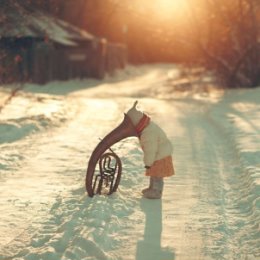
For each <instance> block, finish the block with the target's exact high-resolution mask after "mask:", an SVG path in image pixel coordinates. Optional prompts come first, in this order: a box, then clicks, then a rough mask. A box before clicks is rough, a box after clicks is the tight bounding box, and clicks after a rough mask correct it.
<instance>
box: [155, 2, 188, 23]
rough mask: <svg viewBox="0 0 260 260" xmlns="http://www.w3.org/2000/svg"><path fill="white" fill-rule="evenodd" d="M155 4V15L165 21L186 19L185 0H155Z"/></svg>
mask: <svg viewBox="0 0 260 260" xmlns="http://www.w3.org/2000/svg"><path fill="white" fill-rule="evenodd" d="M153 4H154V14H155V15H156V16H158V17H161V18H165V19H170V18H173V17H175V18H176V17H184V16H185V13H186V11H187V2H186V1H185V0H154V1H153Z"/></svg>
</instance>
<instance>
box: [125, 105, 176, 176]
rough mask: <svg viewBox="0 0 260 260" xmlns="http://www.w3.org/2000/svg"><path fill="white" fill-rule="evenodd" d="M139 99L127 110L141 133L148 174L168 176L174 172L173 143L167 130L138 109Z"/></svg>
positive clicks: (140, 137)
mask: <svg viewBox="0 0 260 260" xmlns="http://www.w3.org/2000/svg"><path fill="white" fill-rule="evenodd" d="M136 105H137V101H136V102H135V103H134V105H133V107H132V108H131V109H130V110H129V111H128V112H127V115H128V116H129V117H130V118H131V120H132V122H133V124H134V125H135V127H136V130H137V132H138V134H139V140H140V144H141V147H142V150H143V152H144V158H143V160H144V165H145V167H146V169H147V170H146V175H147V176H153V177H168V176H171V175H173V174H174V168H173V163H172V156H171V155H172V150H173V149H172V145H171V142H170V140H169V139H168V138H167V136H166V134H165V132H164V131H163V130H162V129H161V128H160V127H159V126H158V125H157V124H156V123H154V122H153V121H151V119H150V118H149V117H148V116H147V115H146V114H144V113H142V112H140V111H138V110H137V109H136Z"/></svg>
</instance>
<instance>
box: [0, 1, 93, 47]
mask: <svg viewBox="0 0 260 260" xmlns="http://www.w3.org/2000/svg"><path fill="white" fill-rule="evenodd" d="M1 9H2V8H1ZM0 16H2V18H1V20H0V25H1V24H2V25H1V26H0V38H1V37H36V38H43V39H44V38H46V37H48V38H49V39H50V40H53V41H55V42H58V43H61V44H65V45H77V43H76V42H77V40H84V41H91V40H93V39H95V37H94V36H93V35H91V34H90V33H88V32H86V31H84V30H81V29H79V28H77V27H76V26H73V25H71V24H69V23H67V22H65V21H62V20H60V19H58V18H55V17H53V16H51V15H47V14H44V13H42V12H40V11H38V10H33V11H29V10H26V9H25V8H24V7H22V6H20V5H15V6H10V5H8V4H6V6H5V7H4V8H3V9H2V10H1V11H0Z"/></svg>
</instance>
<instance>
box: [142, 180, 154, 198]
mask: <svg viewBox="0 0 260 260" xmlns="http://www.w3.org/2000/svg"><path fill="white" fill-rule="evenodd" d="M152 186H153V179H152V177H150V180H149V187H148V188H145V189H143V190H142V193H143V194H144V193H146V192H147V191H148V190H150V189H151V188H152Z"/></svg>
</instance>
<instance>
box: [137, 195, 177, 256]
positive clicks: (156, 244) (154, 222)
mask: <svg viewBox="0 0 260 260" xmlns="http://www.w3.org/2000/svg"><path fill="white" fill-rule="evenodd" d="M140 207H141V209H142V211H143V212H144V213H145V220H146V221H145V228H144V236H143V240H139V241H138V243H137V249H136V258H135V259H136V260H174V259H175V254H174V252H172V251H170V249H168V248H166V249H164V248H162V247H161V234H162V201H161V200H148V199H145V198H142V199H141V203H140Z"/></svg>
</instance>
